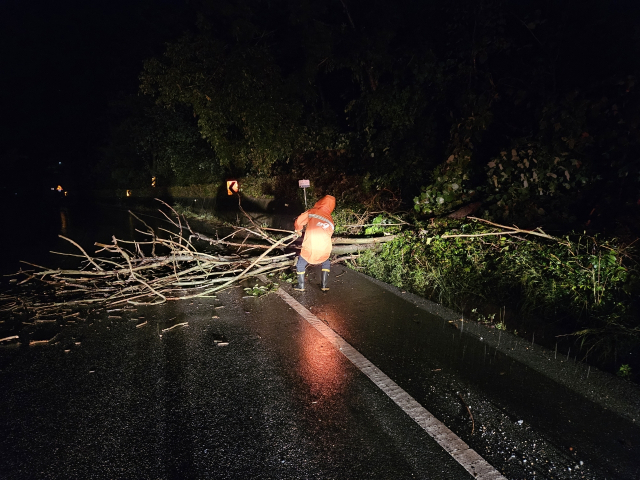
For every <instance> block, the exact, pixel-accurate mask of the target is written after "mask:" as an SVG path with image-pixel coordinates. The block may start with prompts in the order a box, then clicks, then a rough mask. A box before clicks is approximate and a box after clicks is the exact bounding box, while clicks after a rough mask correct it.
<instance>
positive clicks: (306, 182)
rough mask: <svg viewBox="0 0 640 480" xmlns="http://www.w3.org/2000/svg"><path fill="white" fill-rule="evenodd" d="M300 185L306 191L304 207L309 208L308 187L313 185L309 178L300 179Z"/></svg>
mask: <svg viewBox="0 0 640 480" xmlns="http://www.w3.org/2000/svg"><path fill="white" fill-rule="evenodd" d="M298 186H299V187H300V188H301V189H302V191H303V192H304V209H305V210H308V208H307V188H308V187H310V186H311V182H310V181H309V180H298Z"/></svg>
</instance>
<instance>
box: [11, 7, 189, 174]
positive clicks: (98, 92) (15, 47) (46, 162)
mask: <svg viewBox="0 0 640 480" xmlns="http://www.w3.org/2000/svg"><path fill="white" fill-rule="evenodd" d="M193 18H194V17H193V16H192V15H191V14H190V13H189V12H188V10H187V8H185V4H184V2H183V1H181V0H164V1H161V0H160V1H159V0H91V1H83V0H61V1H55V2H52V1H48V0H0V58H1V59H2V65H1V68H0V105H2V128H1V129H0V158H2V157H4V158H5V162H6V161H7V160H6V159H7V155H8V154H11V157H13V158H15V155H16V154H17V155H18V156H19V157H20V158H21V159H22V160H21V161H20V162H19V165H18V166H17V167H16V166H15V165H14V170H15V169H16V168H17V169H18V170H24V167H25V166H26V165H28V167H29V168H28V169H29V171H30V172H33V171H34V169H35V171H40V172H46V171H48V170H49V169H50V168H52V167H51V166H52V165H58V162H63V164H65V165H67V168H70V167H71V168H72V169H73V171H74V172H76V173H77V172H81V171H83V170H85V169H86V167H88V166H89V165H90V164H91V162H92V160H93V159H94V158H95V147H96V145H98V144H99V143H100V141H101V140H102V139H103V138H104V136H105V133H106V131H107V128H106V125H107V121H108V119H107V117H106V116H107V114H108V104H109V102H110V100H112V99H114V98H116V97H117V96H118V95H120V94H124V95H127V94H136V93H137V88H138V75H139V73H140V71H141V70H142V63H143V61H144V59H146V58H149V57H151V56H153V55H157V54H159V53H161V52H162V50H163V48H164V42H166V41H169V40H171V39H173V38H175V37H176V36H178V35H179V34H180V33H182V32H183V31H184V30H185V29H186V28H187V27H188V26H190V25H193ZM13 163H15V162H13ZM68 174H69V172H67V175H68Z"/></svg>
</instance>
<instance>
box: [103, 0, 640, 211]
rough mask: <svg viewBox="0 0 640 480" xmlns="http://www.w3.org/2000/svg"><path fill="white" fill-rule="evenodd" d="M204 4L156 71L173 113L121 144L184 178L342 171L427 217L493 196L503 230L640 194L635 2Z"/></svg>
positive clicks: (149, 115)
mask: <svg viewBox="0 0 640 480" xmlns="http://www.w3.org/2000/svg"><path fill="white" fill-rule="evenodd" d="M190 5H191V6H192V7H193V8H194V9H195V10H196V11H198V12H199V13H198V16H197V22H196V25H195V26H194V28H193V29H192V30H191V31H189V32H187V33H185V34H184V35H182V36H181V37H180V38H178V39H176V40H174V41H171V42H169V43H168V44H167V46H166V50H165V52H164V54H163V55H161V56H156V57H154V58H150V59H149V60H148V61H147V62H146V63H145V65H144V70H143V72H142V73H141V75H140V83H141V87H140V88H141V92H142V93H143V94H145V95H146V96H147V97H146V98H150V99H153V101H155V106H152V105H151V104H145V106H144V107H136V108H134V110H136V112H135V115H133V117H132V118H130V119H128V120H126V122H125V123H124V124H123V125H121V126H120V128H119V129H116V133H117V132H120V133H117V135H120V137H118V136H116V141H115V142H114V146H113V147H112V148H113V149H116V150H114V151H112V153H115V152H117V148H119V147H117V144H118V143H122V142H118V141H117V140H118V138H120V140H123V138H122V135H123V132H127V135H125V136H127V138H128V140H127V141H128V142H129V147H127V149H128V152H129V154H130V155H134V153H135V152H138V154H139V155H140V156H142V157H145V158H146V159H147V160H145V161H146V162H147V165H148V168H150V169H159V168H165V169H169V170H170V171H171V175H172V176H173V181H175V182H182V183H188V182H190V181H192V179H193V178H202V177H200V176H198V172H206V174H207V175H210V176H211V178H213V177H214V176H215V175H216V174H218V175H219V176H223V175H225V174H227V173H229V172H232V173H234V174H253V175H258V174H261V175H265V174H267V175H268V174H271V173H273V172H274V171H277V170H278V169H280V170H282V169H283V168H284V169H291V168H295V167H296V166H299V165H300V164H303V163H307V164H308V163H313V161H314V160H317V161H326V159H327V158H331V162H334V163H336V165H334V170H336V169H337V170H338V171H341V172H343V173H344V174H347V175H355V176H360V177H361V178H364V179H366V185H368V186H371V187H373V188H381V187H387V188H391V189H394V190H396V191H402V194H403V196H404V197H405V198H407V199H409V200H411V199H414V200H413V201H414V206H415V209H416V210H417V211H419V212H420V213H424V214H427V215H437V214H443V213H446V212H448V211H451V210H453V209H455V208H457V207H458V206H460V205H463V204H467V203H470V202H475V201H482V202H483V208H484V211H485V214H486V215H490V216H492V217H494V218H513V217H514V216H517V217H518V218H525V219H531V220H536V221H538V220H539V219H540V218H550V216H553V217H555V218H556V219H557V220H563V219H564V220H566V221H570V220H574V219H576V218H578V217H579V218H580V220H581V221H587V216H588V214H589V212H591V211H592V210H593V208H594V207H597V209H599V211H600V212H601V213H602V212H605V211H607V209H609V210H610V211H621V210H624V209H626V208H632V207H635V206H636V204H637V202H638V201H639V199H640V148H639V147H640V132H639V130H638V122H639V120H640V119H639V118H638V115H640V108H639V107H640V104H639V97H638V89H637V84H636V83H637V78H638V77H637V74H638V59H639V58H640V55H639V54H640V52H639V47H640V33H639V30H638V23H637V21H636V20H637V19H638V8H637V6H636V5H634V4H632V3H631V2H622V1H617V2H602V1H596V0H588V1H582V2H553V1H543V0H531V1H518V2H515V1H508V0H481V1H472V0H459V1H455V2H451V1H445V0H434V1H429V2H416V1H410V0H399V1H397V2H388V1H382V0H367V1H361V0H314V1H310V0H309V1H304V0H303V1H300V0H297V1H295V2H294V1H288V0H270V1H249V0H240V1H234V2H224V1H219V0H194V1H193V2H190ZM136 102H142V103H144V101H142V100H138V99H136V100H135V102H132V105H133V104H135V103H136ZM127 122H128V123H127ZM196 137H200V138H201V139H203V140H204V141H206V145H203V144H202V143H201V142H199V140H198V138H196ZM123 141H124V140H123ZM124 143H127V142H124ZM132 144H135V149H132V148H130V147H131V145H132ZM112 157H113V158H121V159H122V158H125V157H124V156H120V155H119V154H117V155H112ZM132 161H133V160H132ZM123 166H124V170H123V173H122V175H125V173H124V172H125V171H126V170H127V168H126V165H123ZM577 207H579V208H577Z"/></svg>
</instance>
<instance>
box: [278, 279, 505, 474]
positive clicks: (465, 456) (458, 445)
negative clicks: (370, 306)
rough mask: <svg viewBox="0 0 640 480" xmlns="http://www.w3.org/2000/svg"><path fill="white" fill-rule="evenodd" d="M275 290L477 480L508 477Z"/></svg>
mask: <svg viewBox="0 0 640 480" xmlns="http://www.w3.org/2000/svg"><path fill="white" fill-rule="evenodd" d="M276 293H277V294H278V296H279V297H280V298H282V299H283V300H284V301H285V302H286V303H287V304H288V305H289V306H290V307H291V308H293V309H294V310H295V311H296V312H298V314H299V315H300V316H301V317H302V318H304V319H305V320H306V321H307V322H308V323H309V324H310V325H311V326H312V327H313V328H315V329H316V330H317V331H318V332H319V333H320V334H321V335H322V336H324V337H325V338H326V339H327V340H328V341H329V342H330V343H331V344H332V345H333V346H334V347H335V348H336V350H338V351H340V352H341V353H342V354H343V355H344V356H345V357H347V359H348V360H349V361H350V362H351V363H353V364H354V365H355V366H356V368H358V369H359V370H360V371H361V372H362V373H364V374H365V375H366V376H367V377H369V379H371V381H373V383H374V384H376V386H377V387H378V388H379V389H380V390H382V391H383V392H384V393H385V394H386V395H387V396H388V397H389V398H391V400H393V401H394V402H395V404H396V405H398V406H399V407H400V408H401V409H402V410H403V411H404V412H405V413H406V414H407V415H409V417H411V418H412V419H413V420H414V421H415V422H416V423H417V424H418V425H420V427H421V428H422V429H423V430H424V431H425V432H427V433H428V434H429V436H430V437H431V438H433V439H434V440H435V441H436V443H438V445H440V446H441V447H442V448H443V449H444V450H445V451H446V452H447V453H449V455H451V456H452V457H453V458H454V459H455V460H456V461H457V462H458V463H459V464H460V465H462V467H463V468H464V469H465V470H466V471H467V472H469V473H470V474H471V475H473V477H474V478H476V479H478V480H507V478H506V477H504V476H503V475H502V474H501V473H500V472H499V471H498V470H496V469H495V468H494V467H493V466H492V465H491V464H489V462H487V461H486V460H485V459H484V458H482V457H481V456H480V455H479V454H478V453H477V452H476V451H475V450H473V449H472V448H469V446H468V445H467V444H466V443H465V442H463V441H462V439H461V438H460V437H458V436H457V435H456V434H455V433H453V432H452V431H451V430H450V429H449V428H448V427H447V426H446V425H445V424H444V423H442V422H441V421H440V420H438V419H437V418H436V417H434V416H433V415H432V414H431V413H430V412H429V411H428V410H427V409H426V408H424V407H423V406H422V405H420V403H418V402H417V401H416V400H415V399H414V398H413V397H412V396H411V395H409V394H408V393H407V392H405V391H404V390H403V389H402V388H401V387H400V386H399V385H398V384H397V383H395V382H394V381H393V380H391V378H389V377H388V376H387V375H385V374H384V373H383V372H381V371H380V370H379V369H378V368H377V367H376V366H375V365H374V364H373V363H371V362H370V361H369V360H367V358H366V357H365V356H364V355H362V354H361V353H360V352H358V351H357V350H356V349H355V348H353V347H352V346H351V345H350V344H349V343H348V342H347V341H346V340H345V339H343V338H342V337H341V336H340V335H338V334H337V333H336V332H335V331H333V330H332V329H331V328H330V327H329V326H328V325H326V324H325V323H324V322H323V321H322V320H320V319H319V318H318V317H316V316H315V315H314V314H313V313H311V312H310V311H309V310H308V309H307V308H306V307H304V306H303V305H302V304H301V303H300V302H298V301H297V300H296V299H295V298H293V297H292V296H291V295H289V294H288V293H287V292H285V291H284V290H283V289H282V288H278V290H276Z"/></svg>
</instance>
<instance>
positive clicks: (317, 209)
mask: <svg viewBox="0 0 640 480" xmlns="http://www.w3.org/2000/svg"><path fill="white" fill-rule="evenodd" d="M335 207H336V199H335V198H334V197H332V196H331V195H325V196H324V197H322V198H321V199H320V200H318V201H317V202H316V204H315V205H314V206H313V207H312V208H311V209H309V210H307V211H306V212H304V213H303V214H302V215H300V216H299V217H298V218H296V221H295V224H294V228H295V231H296V233H297V234H298V235H302V228H303V227H304V226H305V225H306V226H307V230H306V232H305V234H304V240H303V241H302V251H301V252H300V256H299V257H298V263H297V264H296V273H297V274H298V284H297V285H296V286H295V287H293V288H294V290H298V291H299V292H304V274H305V270H306V268H307V265H309V264H310V265H318V264H322V274H321V275H322V283H321V289H322V291H323V292H326V291H327V290H329V287H328V286H327V283H328V281H329V272H330V270H331V262H330V261H329V255H331V246H332V245H331V235H333V230H334V223H333V218H331V212H333V209H334V208H335Z"/></svg>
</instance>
